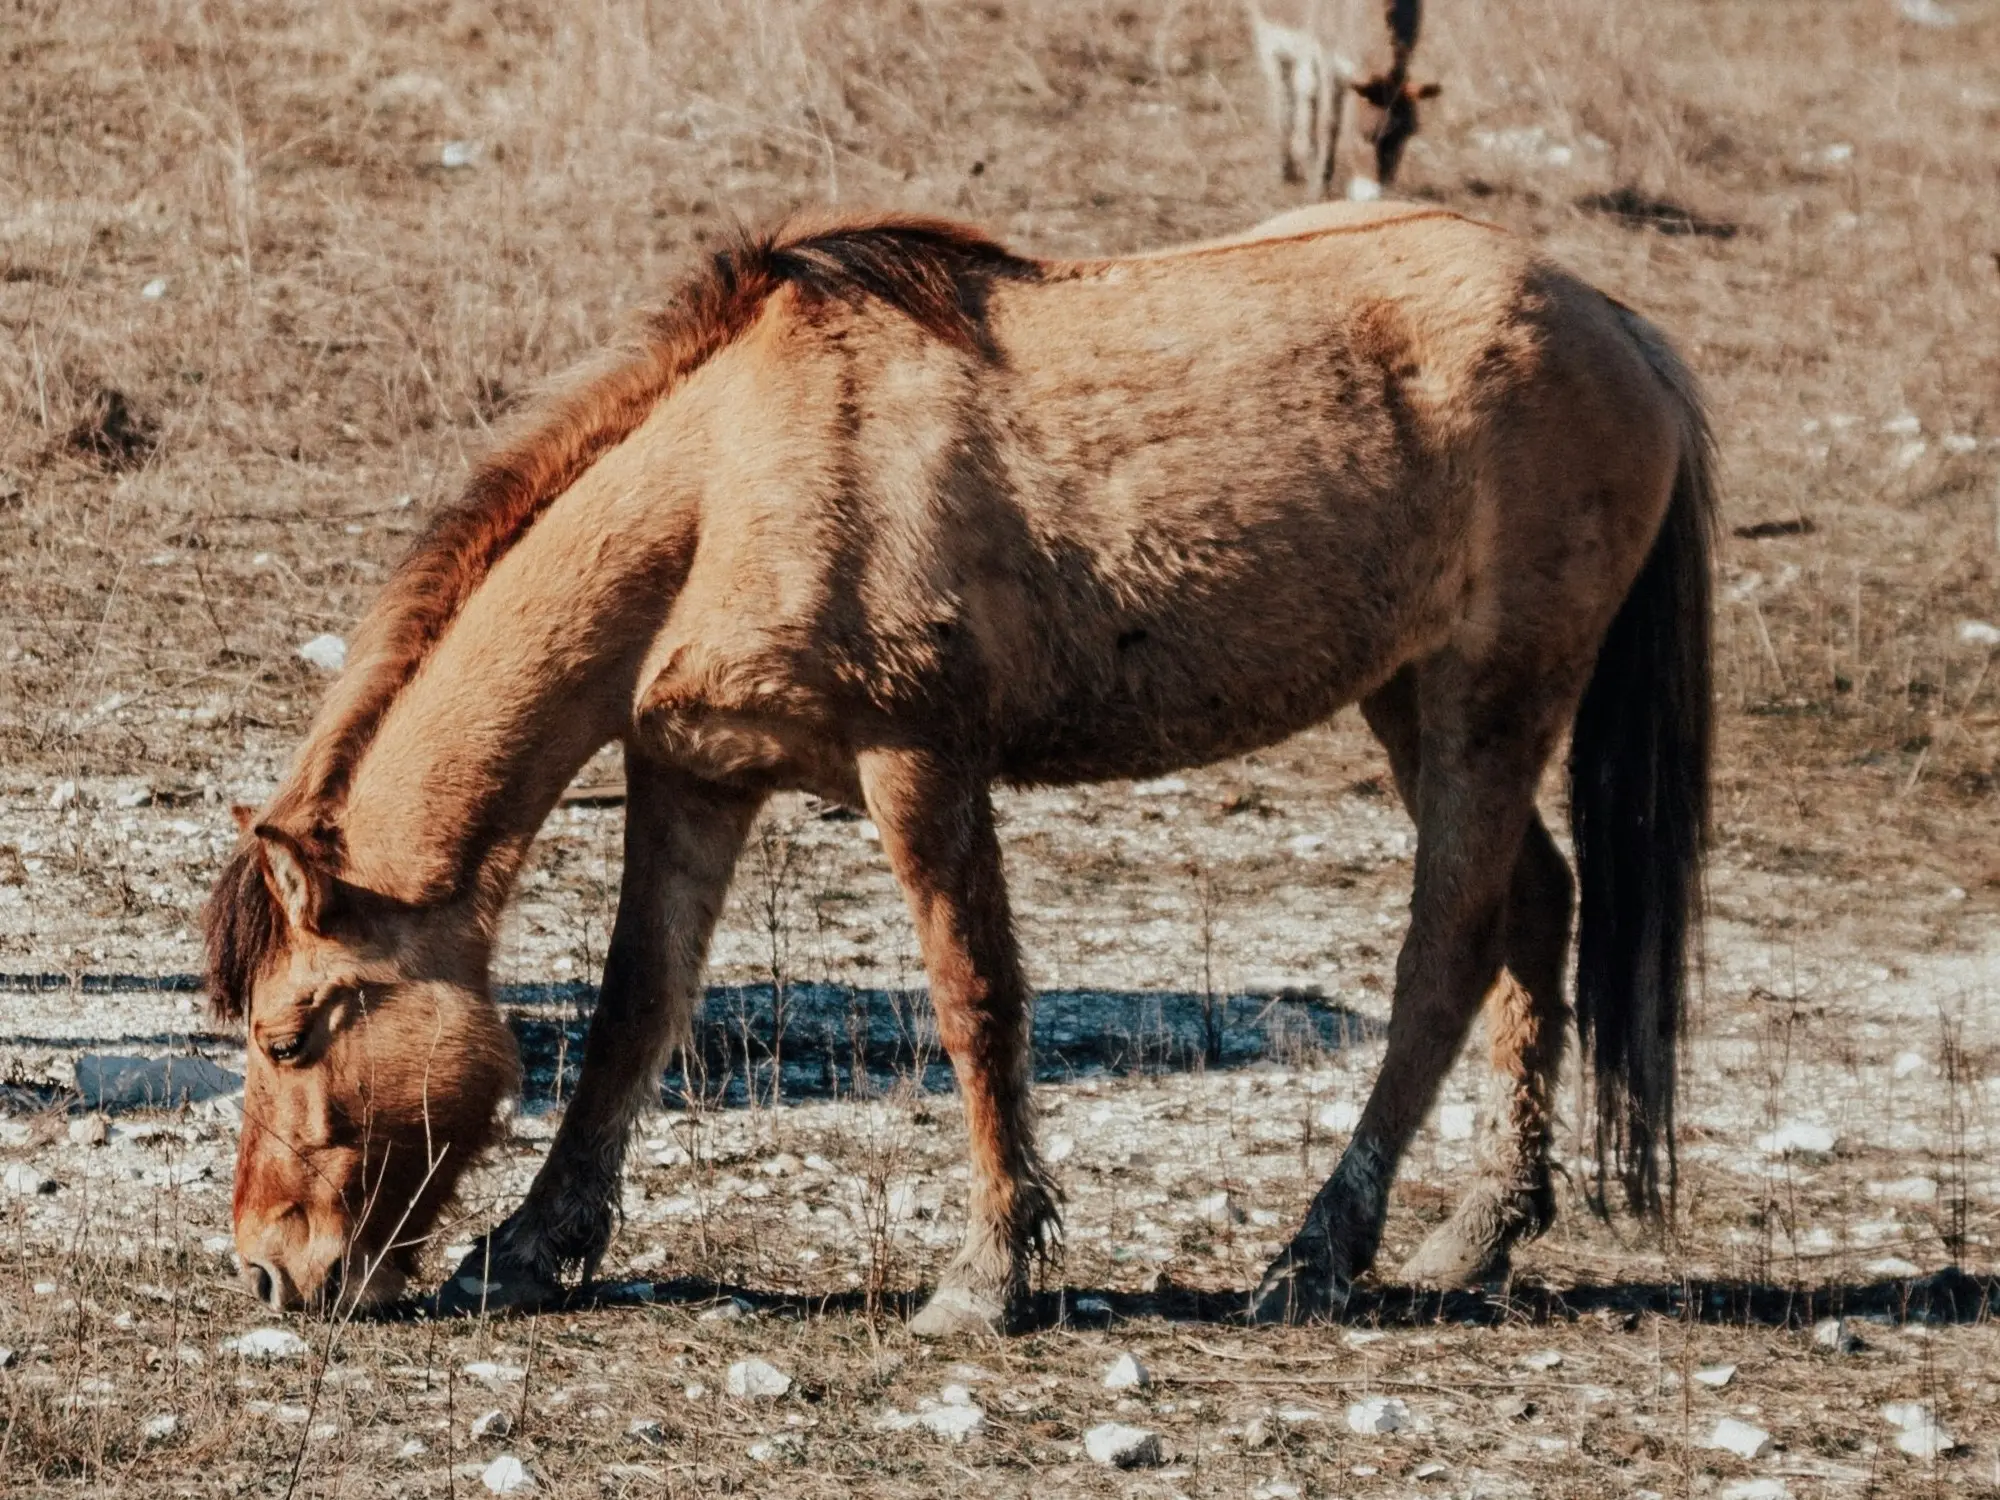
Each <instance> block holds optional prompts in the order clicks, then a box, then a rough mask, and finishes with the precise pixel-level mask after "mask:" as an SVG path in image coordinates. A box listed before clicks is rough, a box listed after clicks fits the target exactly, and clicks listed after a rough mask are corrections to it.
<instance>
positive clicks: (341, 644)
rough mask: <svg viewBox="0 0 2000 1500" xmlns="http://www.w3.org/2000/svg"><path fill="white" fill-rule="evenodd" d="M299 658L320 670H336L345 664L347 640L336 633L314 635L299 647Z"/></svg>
mask: <svg viewBox="0 0 2000 1500" xmlns="http://www.w3.org/2000/svg"><path fill="white" fill-rule="evenodd" d="M299 659H300V660H301V661H303V662H305V663H306V664H307V665H309V666H314V667H318V668H319V669H320V670H321V671H322V672H338V671H339V670H340V669H341V668H342V667H344V666H346V665H347V642H346V641H343V640H342V639H341V638H340V637H339V636H337V635H316V636H314V637H313V638H312V639H311V640H309V641H307V642H306V643H305V644H304V645H302V646H300V647H299Z"/></svg>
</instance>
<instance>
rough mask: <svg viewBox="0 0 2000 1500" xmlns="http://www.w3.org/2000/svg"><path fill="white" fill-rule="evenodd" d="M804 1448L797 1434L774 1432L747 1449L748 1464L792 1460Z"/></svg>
mask: <svg viewBox="0 0 2000 1500" xmlns="http://www.w3.org/2000/svg"><path fill="white" fill-rule="evenodd" d="M804 1447H805V1444H804V1443H802V1442H801V1441H800V1440H799V1437H798V1434H796V1433H792V1432H774V1433H772V1434H771V1435H770V1436H769V1437H767V1438H759V1439H758V1440H757V1441H756V1442H754V1443H752V1444H751V1445H750V1447H749V1449H748V1452H749V1457H750V1462H752V1463H754V1464H774V1463H777V1462H778V1461H779V1460H780V1459H786V1458H793V1457H796V1456H797V1455H798V1453H799V1452H800V1451H801V1450H802V1449H803V1448H804Z"/></svg>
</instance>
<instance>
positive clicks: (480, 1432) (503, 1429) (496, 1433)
mask: <svg viewBox="0 0 2000 1500" xmlns="http://www.w3.org/2000/svg"><path fill="white" fill-rule="evenodd" d="M513 1430H514V1419H513V1418H512V1417H510V1416H508V1415H507V1413H505V1412H504V1411H502V1410H500V1408H499V1407H497V1406H496V1407H495V1408H494V1409H493V1410H492V1411H489V1412H482V1413H481V1414H480V1415H479V1416H477V1417H474V1418H473V1419H472V1436H473V1439H474V1440H475V1441H477V1440H478V1439H480V1438H490V1437H492V1438H503V1437H505V1436H507V1434H508V1433H510V1432H512V1431H513Z"/></svg>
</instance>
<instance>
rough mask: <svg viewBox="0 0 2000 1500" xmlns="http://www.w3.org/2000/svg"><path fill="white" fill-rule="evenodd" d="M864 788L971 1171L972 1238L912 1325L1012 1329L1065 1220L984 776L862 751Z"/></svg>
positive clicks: (917, 756)
mask: <svg viewBox="0 0 2000 1500" xmlns="http://www.w3.org/2000/svg"><path fill="white" fill-rule="evenodd" d="M861 779H862V787H863V790H864V792H865V794H866V796H867V801H868V809H869V812H870V814H871V815H872V816H873V817H874V819H875V822H876V825H877V826H878V827H879V828H880V829H881V831H882V846H883V849H884V850H885V851H886V852H887V853H888V856H889V859H890V862H891V864H892V865H893V866H894V868H895V872H896V878H897V880H898V882H899V883H900V884H901V885H902V887H903V893H904V896H905V897H906V898H907V900H908V902H909V906H910V913H911V916H912V917H913V918H914V920H915V923H916V929H917V939H918V943H919V945H920V946H921V948H922V950H923V955H924V967H925V970H926V972H927V974H928V976H929V979H930V986H931V1004H932V1006H933V1007H934V1008H935V1010H936V1012H937V1022H938V1035H939V1039H940V1040H941V1041H942V1042H943V1044H944V1048H945V1052H946V1053H947V1055H949V1056H950V1058H951V1063H952V1070H953V1072H954V1073H955V1074H956V1075H957V1078H958V1087H959V1093H960V1096H961V1097H962V1098H963V1100H964V1105H965V1124H966V1132H967V1137H968V1144H969V1155H970V1161H971V1169H972V1187H971V1195H970V1203H969V1205H968V1223H967V1226H966V1239H965V1245H964V1248H963V1249H962V1250H961V1251H960V1252H959V1255H958V1257H957V1259H956V1260H955V1261H953V1263H952V1265H951V1267H950V1269H949V1270H947V1272H946V1273H945V1276H944V1278H943V1280H942V1281H941V1282H940V1284H939V1287H938V1291H937V1295H936V1296H935V1297H934V1298H933V1299H932V1301H931V1303H930V1305H929V1306H928V1307H926V1308H925V1309H924V1311H923V1313H921V1314H920V1315H919V1316H918V1318H917V1320H916V1321H915V1322H914V1323H913V1324H912V1327H913V1328H914V1329H915V1330H916V1331H917V1332H919V1333H926V1334H942V1333H950V1332H956V1331H959V1330H961V1329H976V1328H993V1327H1004V1326H1005V1325H1007V1324H1008V1323H1009V1322H1011V1321H1013V1320H1014V1319H1015V1318H1017V1317H1018V1316H1019V1314H1020V1312H1021V1311H1022V1309H1023V1306H1024V1303H1025V1300H1026V1296H1027V1291H1028V1283H1027V1278H1028V1264H1029V1260H1030V1257H1031V1256H1032V1255H1033V1254H1034V1253H1035V1252H1037V1251H1039V1250H1041V1249H1044V1248H1046V1246H1047V1243H1048V1241H1049V1240H1050V1239H1051V1238H1052V1237H1053V1236H1054V1234H1055V1232H1056V1228H1057V1201H1058V1199H1057V1194H1056V1192H1055V1189H1054V1186H1053V1184H1052V1183H1051V1181H1050V1179H1049V1177H1048V1175H1047V1172H1046V1170H1045V1169H1044V1168H1043V1166H1042V1164H1041V1161H1040V1158H1039V1157H1038V1156H1037V1155H1036V1152H1035V1146H1034V1114H1033V1097H1032V1095H1031V1093H1030V1081H1031V1075H1030V1064H1031V1055H1030V1042H1029V1023H1030V1019H1031V1016H1032V1005H1033V999H1032V996H1031V994H1030V992H1029V990H1028V986H1027V982H1026V980H1025V978H1024V977H1023V975H1022V974H1021V969H1020V963H1019V959H1018V956H1017V954H1016V951H1015V946H1014V936H1013V930H1012V925H1011V919H1010V916H1009V913H1008V908H1007V890H1006V883H1005V880H1004V877H1003V874H1002V870H1001V862H1000V845H999V839H998V836H997V835H996V833H995V831H994V827H993V812H992V805H991V803H990V801H989V800H988V794H987V788H986V784H985V782H984V780H983V779H979V778H976V777H974V776H972V775H971V774H969V773H966V772H963V771H961V770H959V769H957V768H955V767H952V766H950V765H948V764H945V763H943V762H941V761H939V760H938V759H937V758H935V757H933V756H930V755H927V754H923V753H919V752H895V753H889V752H882V753H876V754H871V755H869V756H865V757H863V760H862V765H861Z"/></svg>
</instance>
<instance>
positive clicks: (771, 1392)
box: [724, 1359, 792, 1401]
mask: <svg viewBox="0 0 2000 1500" xmlns="http://www.w3.org/2000/svg"><path fill="white" fill-rule="evenodd" d="M724 1384H725V1385H726V1386H727V1387H728V1389H729V1394H730V1395H732V1396H742V1397H744V1398H746V1399H748V1400H752V1401H768V1400H773V1399H775V1398H776V1397H779V1396H782V1395H784V1394H785V1392H786V1391H789V1390H790V1389H791V1388H792V1377H791V1376H789V1375H787V1374H786V1373H785V1372H784V1371H783V1370H780V1369H779V1368H778V1367H777V1366H776V1365H772V1364H767V1363H765V1361H763V1360H761V1359H739V1360H738V1361H736V1363H735V1364H733V1365H731V1366H730V1367H729V1375H728V1377H727V1379H726V1380H725V1382H724Z"/></svg>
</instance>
